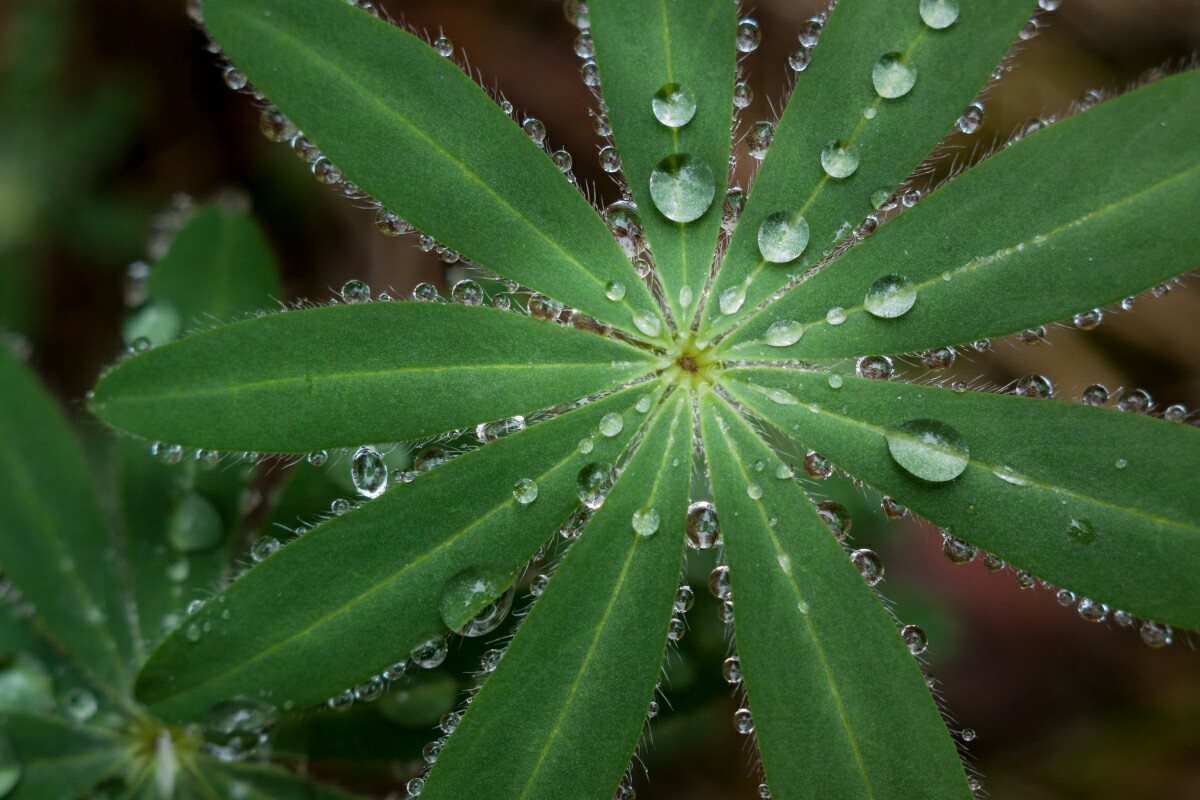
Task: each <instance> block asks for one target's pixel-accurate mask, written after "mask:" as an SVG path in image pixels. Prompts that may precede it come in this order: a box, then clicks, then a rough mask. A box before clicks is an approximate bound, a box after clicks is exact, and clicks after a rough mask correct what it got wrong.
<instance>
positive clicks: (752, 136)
mask: <svg viewBox="0 0 1200 800" xmlns="http://www.w3.org/2000/svg"><path fill="white" fill-rule="evenodd" d="M774 138H775V125H774V123H771V122H766V121H761V122H756V123H754V124H753V125H751V126H750V132H749V133H748V134H746V152H747V153H749V155H750V157H751V158H753V159H757V160H758V161H762V160H763V159H764V158H766V157H767V150H768V149H770V147H771V141H772V140H773V139H774Z"/></svg>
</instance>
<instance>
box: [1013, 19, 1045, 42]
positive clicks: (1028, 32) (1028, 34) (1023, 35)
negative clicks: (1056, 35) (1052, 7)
mask: <svg viewBox="0 0 1200 800" xmlns="http://www.w3.org/2000/svg"><path fill="white" fill-rule="evenodd" d="M1040 27H1041V25H1040V24H1039V23H1038V21H1037V18H1035V17H1030V19H1029V21H1028V22H1026V23H1025V24H1024V25H1023V26H1021V30H1020V31H1019V32H1018V33H1017V36H1018V37H1020V39H1021V41H1023V42H1027V41H1029V40H1030V39H1032V38H1033V37H1035V36H1037V34H1038V29H1039V28H1040Z"/></svg>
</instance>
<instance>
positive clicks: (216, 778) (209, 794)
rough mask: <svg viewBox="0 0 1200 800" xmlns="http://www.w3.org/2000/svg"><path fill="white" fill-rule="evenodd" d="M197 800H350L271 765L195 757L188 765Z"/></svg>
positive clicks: (341, 793) (336, 791)
mask: <svg viewBox="0 0 1200 800" xmlns="http://www.w3.org/2000/svg"><path fill="white" fill-rule="evenodd" d="M188 772H189V776H190V778H191V780H192V782H193V783H194V784H195V785H196V786H197V791H196V797H197V800H220V799H222V798H244V799H245V800H350V798H351V795H348V794H345V793H344V792H340V791H338V790H336V789H333V788H330V787H328V786H320V785H318V784H314V783H310V782H308V781H306V780H303V779H302V778H299V777H297V776H295V775H293V774H292V773H290V772H287V771H286V770H283V769H280V768H278V767H275V766H272V765H270V764H255V763H251V762H237V761H233V762H230V761H221V760H218V759H216V758H211V757H209V756H203V755H201V756H197V757H195V758H193V759H192V760H191V763H190V764H189V770H188Z"/></svg>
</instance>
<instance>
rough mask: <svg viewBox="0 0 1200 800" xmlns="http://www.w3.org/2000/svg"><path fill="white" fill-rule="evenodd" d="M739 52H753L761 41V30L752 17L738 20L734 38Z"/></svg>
mask: <svg viewBox="0 0 1200 800" xmlns="http://www.w3.org/2000/svg"><path fill="white" fill-rule="evenodd" d="M734 41H735V43H736V45H737V49H738V52H739V53H753V52H754V51H755V50H757V49H758V45H759V43H760V42H762V31H761V30H759V27H758V23H757V22H756V21H755V20H754V19H753V18H752V17H743V18H742V19H740V20H738V24H737V38H736V39H735V40H734Z"/></svg>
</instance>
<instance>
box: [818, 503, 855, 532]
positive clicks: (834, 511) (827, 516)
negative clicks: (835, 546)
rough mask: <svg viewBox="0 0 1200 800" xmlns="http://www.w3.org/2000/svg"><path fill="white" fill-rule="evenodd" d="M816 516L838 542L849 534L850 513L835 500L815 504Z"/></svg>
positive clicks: (851, 522)
mask: <svg viewBox="0 0 1200 800" xmlns="http://www.w3.org/2000/svg"><path fill="white" fill-rule="evenodd" d="M817 516H819V517H820V518H821V521H822V522H824V523H825V525H826V527H828V528H829V532H830V533H832V534H833V535H834V537H835V538H836V539H837V540H838V541H841V540H843V539H845V538H846V536H847V535H848V534H849V533H850V526H851V525H852V524H853V520H851V519H850V512H849V511H848V510H847V509H846V507H845V506H844V505H842V504H841V503H839V502H837V501H836V500H823V501H822V502H820V503H817Z"/></svg>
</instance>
